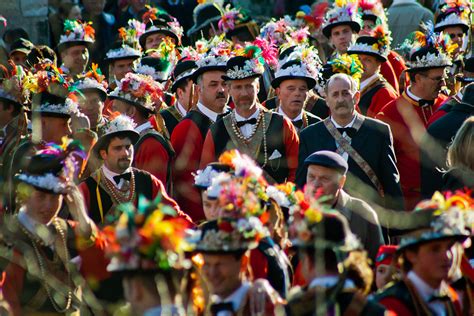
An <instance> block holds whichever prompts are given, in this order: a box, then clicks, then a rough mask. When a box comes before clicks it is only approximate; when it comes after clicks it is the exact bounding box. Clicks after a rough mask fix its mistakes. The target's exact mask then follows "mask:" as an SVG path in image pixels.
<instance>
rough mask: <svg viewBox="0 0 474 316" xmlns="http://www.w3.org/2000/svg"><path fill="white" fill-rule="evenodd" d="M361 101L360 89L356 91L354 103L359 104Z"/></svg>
mask: <svg viewBox="0 0 474 316" xmlns="http://www.w3.org/2000/svg"><path fill="white" fill-rule="evenodd" d="M359 101H360V91H359V90H357V91H356V93H355V94H354V104H359Z"/></svg>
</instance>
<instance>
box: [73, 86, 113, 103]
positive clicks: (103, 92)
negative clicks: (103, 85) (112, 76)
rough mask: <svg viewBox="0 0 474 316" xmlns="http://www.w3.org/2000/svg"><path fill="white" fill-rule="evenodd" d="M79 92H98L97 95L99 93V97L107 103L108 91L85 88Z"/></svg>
mask: <svg viewBox="0 0 474 316" xmlns="http://www.w3.org/2000/svg"><path fill="white" fill-rule="evenodd" d="M79 91H81V92H97V93H99V96H100V98H101V99H102V101H105V100H106V99H107V96H108V94H107V92H106V91H104V90H101V89H99V88H85V89H79Z"/></svg>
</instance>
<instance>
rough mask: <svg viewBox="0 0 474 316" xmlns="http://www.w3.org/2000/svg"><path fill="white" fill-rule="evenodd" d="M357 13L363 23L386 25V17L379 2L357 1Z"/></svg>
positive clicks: (376, 0)
mask: <svg viewBox="0 0 474 316" xmlns="http://www.w3.org/2000/svg"><path fill="white" fill-rule="evenodd" d="M359 12H360V15H361V19H362V20H363V21H365V20H370V21H373V22H374V23H375V25H380V24H386V23H387V16H386V14H385V10H384V8H383V5H382V2H381V1H380V0H359Z"/></svg>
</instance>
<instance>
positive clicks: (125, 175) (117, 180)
mask: <svg viewBox="0 0 474 316" xmlns="http://www.w3.org/2000/svg"><path fill="white" fill-rule="evenodd" d="M131 175H132V174H131V173H130V172H126V173H122V174H119V175H118V176H114V181H115V183H117V184H119V183H120V179H124V180H127V181H130V177H131Z"/></svg>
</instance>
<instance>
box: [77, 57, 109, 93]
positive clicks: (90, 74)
mask: <svg viewBox="0 0 474 316" xmlns="http://www.w3.org/2000/svg"><path fill="white" fill-rule="evenodd" d="M74 85H75V87H76V89H78V90H81V91H83V90H89V89H96V90H99V91H101V92H102V93H105V95H107V87H108V84H107V81H106V80H105V76H104V75H103V74H102V71H101V70H100V68H99V66H98V65H97V64H95V63H92V65H91V69H90V70H89V71H87V72H86V73H84V74H82V75H79V77H78V80H77V81H76V82H75V83H74Z"/></svg>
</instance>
